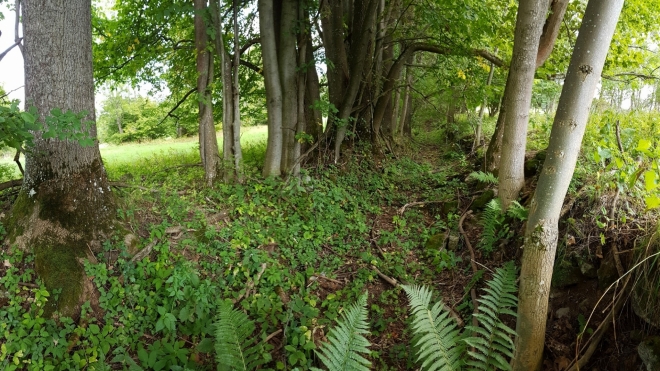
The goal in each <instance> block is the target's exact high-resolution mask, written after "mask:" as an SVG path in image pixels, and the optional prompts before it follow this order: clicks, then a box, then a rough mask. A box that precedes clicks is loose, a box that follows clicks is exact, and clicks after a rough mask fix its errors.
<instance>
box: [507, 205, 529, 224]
mask: <svg viewBox="0 0 660 371" xmlns="http://www.w3.org/2000/svg"><path fill="white" fill-rule="evenodd" d="M506 213H507V215H509V216H511V217H514V218H516V219H518V220H520V221H521V222H524V221H525V220H527V216H528V215H529V211H528V210H527V208H526V207H525V206H523V205H521V204H520V203H519V202H518V201H513V202H511V205H510V206H509V210H507V211H506Z"/></svg>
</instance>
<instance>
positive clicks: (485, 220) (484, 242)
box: [479, 198, 504, 253]
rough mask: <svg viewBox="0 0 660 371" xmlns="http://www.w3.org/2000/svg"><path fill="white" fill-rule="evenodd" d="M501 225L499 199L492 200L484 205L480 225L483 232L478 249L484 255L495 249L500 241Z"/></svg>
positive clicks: (502, 219) (502, 220)
mask: <svg viewBox="0 0 660 371" xmlns="http://www.w3.org/2000/svg"><path fill="white" fill-rule="evenodd" d="M503 223H504V216H503V215H502V205H501V203H500V200H499V199H497V198H494V199H492V200H490V202H489V203H488V204H487V205H486V209H485V210H484V213H483V215H482V217H481V223H480V224H481V226H482V227H483V232H482V233H481V241H480V243H479V247H480V248H481V249H482V250H484V251H485V252H486V253H490V252H492V251H493V250H494V249H495V244H496V243H497V241H498V240H499V239H500V230H501V227H502V224H503Z"/></svg>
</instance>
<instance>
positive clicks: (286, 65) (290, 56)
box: [276, 0, 298, 174]
mask: <svg viewBox="0 0 660 371" xmlns="http://www.w3.org/2000/svg"><path fill="white" fill-rule="evenodd" d="M297 21H298V1H297V0H283V1H282V13H281V20H280V29H279V35H280V42H279V45H278V50H277V57H278V65H279V70H280V83H281V84H282V142H283V143H282V162H281V164H280V168H281V172H282V173H284V174H286V173H288V172H289V170H290V168H291V166H292V165H293V162H294V161H295V160H296V159H295V153H294V152H295V145H294V142H295V139H294V138H295V134H296V124H297V122H298V90H297V83H296V80H297V79H296V39H297V36H296V27H297V26H298V24H297ZM276 32H277V30H276Z"/></svg>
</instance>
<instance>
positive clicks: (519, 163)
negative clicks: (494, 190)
mask: <svg viewBox="0 0 660 371" xmlns="http://www.w3.org/2000/svg"><path fill="white" fill-rule="evenodd" d="M546 11H547V2H546V0H535V1H523V2H520V5H519V7H518V16H517V19H516V33H515V36H514V42H513V56H512V58H511V68H510V70H509V71H510V73H509V78H508V81H507V85H509V86H508V87H507V88H509V89H510V91H509V94H508V95H507V96H505V99H506V101H505V102H504V107H506V110H507V113H506V116H505V118H504V135H503V137H502V159H501V166H500V171H499V197H500V199H501V200H502V208H503V210H506V209H507V208H508V207H509V204H510V203H511V201H513V200H515V199H516V198H517V197H518V193H519V192H520V190H521V189H522V187H523V185H524V184H525V173H524V165H525V164H524V162H525V161H524V160H525V146H526V143H527V124H528V122H529V109H530V105H531V100H532V85H533V82H534V72H535V71H536V55H537V53H538V49H539V39H540V37H541V32H542V31H543V19H544V17H545V14H546ZM500 114H501V113H500Z"/></svg>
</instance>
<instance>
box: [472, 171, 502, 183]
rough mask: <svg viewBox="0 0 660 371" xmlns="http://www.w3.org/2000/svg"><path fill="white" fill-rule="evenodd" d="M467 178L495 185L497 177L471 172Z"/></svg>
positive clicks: (490, 174)
mask: <svg viewBox="0 0 660 371" xmlns="http://www.w3.org/2000/svg"><path fill="white" fill-rule="evenodd" d="M468 178H471V179H476V180H478V181H480V182H482V183H485V184H497V177H496V176H495V175H493V174H492V173H487V172H483V171H473V172H471V173H470V175H469V176H468Z"/></svg>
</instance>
